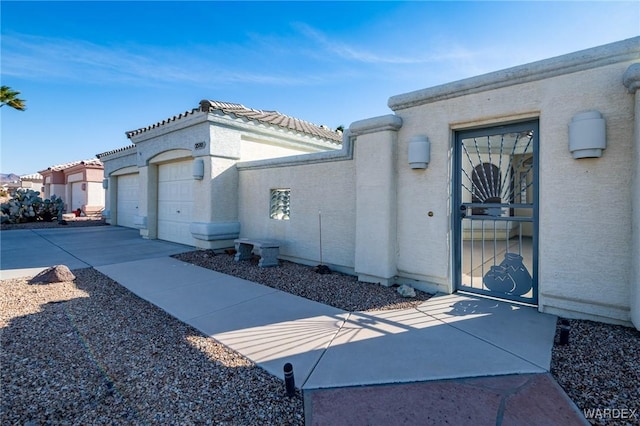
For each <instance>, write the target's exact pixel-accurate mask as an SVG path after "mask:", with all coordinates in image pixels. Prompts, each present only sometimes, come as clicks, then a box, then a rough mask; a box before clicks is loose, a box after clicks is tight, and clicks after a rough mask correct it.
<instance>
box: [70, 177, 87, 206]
mask: <svg viewBox="0 0 640 426" xmlns="http://www.w3.org/2000/svg"><path fill="white" fill-rule="evenodd" d="M84 199H85V191H83V190H82V182H73V183H72V184H71V210H73V211H75V210H77V209H81V208H82V205H83V204H86V203H85V201H84Z"/></svg>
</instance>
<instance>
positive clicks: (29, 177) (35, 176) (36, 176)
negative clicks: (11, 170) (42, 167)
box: [20, 173, 43, 180]
mask: <svg viewBox="0 0 640 426" xmlns="http://www.w3.org/2000/svg"><path fill="white" fill-rule="evenodd" d="M20 179H21V180H42V179H43V177H42V175H41V174H40V173H32V174H30V175H22V176H20Z"/></svg>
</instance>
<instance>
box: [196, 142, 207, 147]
mask: <svg viewBox="0 0 640 426" xmlns="http://www.w3.org/2000/svg"><path fill="white" fill-rule="evenodd" d="M205 146H207V143H206V142H196V143H195V144H193V148H194V149H204V147H205Z"/></svg>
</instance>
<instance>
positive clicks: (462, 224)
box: [453, 121, 538, 304]
mask: <svg viewBox="0 0 640 426" xmlns="http://www.w3.org/2000/svg"><path fill="white" fill-rule="evenodd" d="M454 150H455V156H454V161H455V164H454V169H453V170H454V186H453V188H454V196H453V202H454V206H453V212H454V214H453V231H454V236H455V240H454V241H455V242H456V244H454V248H453V249H454V265H455V270H454V274H455V275H454V276H455V278H456V288H457V289H458V290H463V291H468V292H472V293H477V294H482V295H487V296H493V297H498V298H501V299H508V300H513V301H518V302H523V303H529V304H537V303H538V285H537V282H538V273H537V272H538V268H537V260H538V255H537V246H538V230H537V226H538V122H537V121H532V122H526V123H517V124H510V125H504V126H494V127H490V128H483V129H475V130H466V131H460V132H456V135H455V147H454Z"/></svg>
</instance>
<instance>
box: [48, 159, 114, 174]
mask: <svg viewBox="0 0 640 426" xmlns="http://www.w3.org/2000/svg"><path fill="white" fill-rule="evenodd" d="M78 164H85V165H87V166H102V161H100V160H98V159H97V158H91V159H89V160H81V161H72V162H71V163H65V164H58V165H55V166H51V167H48V168H47V169H45V170H43V171H47V170H51V171H54V172H59V171H62V170H65V169H69V168H71V167H73V166H77V165H78ZM40 173H42V171H41V172H40Z"/></svg>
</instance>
